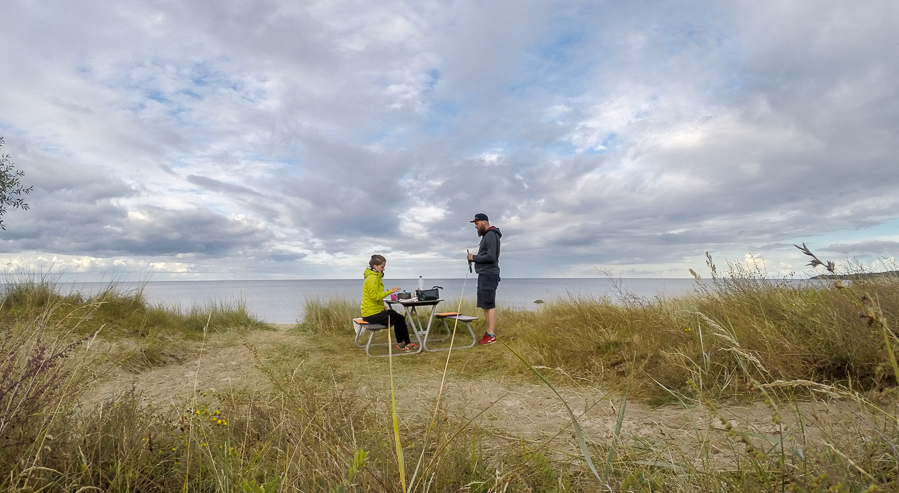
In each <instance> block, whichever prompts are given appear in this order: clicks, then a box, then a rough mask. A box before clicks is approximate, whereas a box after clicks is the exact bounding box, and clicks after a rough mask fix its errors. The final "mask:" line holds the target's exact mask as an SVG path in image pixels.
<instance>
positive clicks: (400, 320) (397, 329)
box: [387, 310, 412, 344]
mask: <svg viewBox="0 0 899 493" xmlns="http://www.w3.org/2000/svg"><path fill="white" fill-rule="evenodd" d="M387 313H388V314H389V316H390V323H391V325H393V333H394V334H396V341H397V342H402V343H403V344H410V343H411V342H412V341H411V340H410V339H409V327H408V326H407V325H406V317H404V316H403V315H402V314H401V313H399V312H397V311H396V310H387Z"/></svg>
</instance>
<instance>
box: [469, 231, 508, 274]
mask: <svg viewBox="0 0 899 493" xmlns="http://www.w3.org/2000/svg"><path fill="white" fill-rule="evenodd" d="M502 237H503V233H502V232H501V231H500V230H499V228H497V227H496V226H490V227H489V228H487V231H484V236H482V237H481V244H480V245H479V246H478V254H477V255H473V256H472V262H474V271H475V272H476V273H478V274H496V275H499V250H500V238H502Z"/></svg>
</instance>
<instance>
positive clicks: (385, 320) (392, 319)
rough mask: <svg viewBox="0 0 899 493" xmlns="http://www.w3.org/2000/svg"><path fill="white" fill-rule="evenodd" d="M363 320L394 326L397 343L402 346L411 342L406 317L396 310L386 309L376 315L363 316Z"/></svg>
mask: <svg viewBox="0 0 899 493" xmlns="http://www.w3.org/2000/svg"><path fill="white" fill-rule="evenodd" d="M362 320H365V321H366V322H368V323H370V324H379V325H387V326H392V327H393V333H394V335H396V343H397V344H399V345H402V346H405V345H406V344H408V343H409V329H407V328H406V319H405V318H404V317H403V316H402V315H401V314H399V313H397V312H396V311H394V310H384V311H383V312H380V313H375V314H374V315H369V316H367V317H362Z"/></svg>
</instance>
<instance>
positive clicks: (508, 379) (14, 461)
mask: <svg viewBox="0 0 899 493" xmlns="http://www.w3.org/2000/svg"><path fill="white" fill-rule="evenodd" d="M809 253H811V252H809ZM812 258H814V259H816V260H817V257H812ZM820 265H824V266H826V268H827V269H828V271H831V270H833V271H834V272H832V274H834V275H839V274H840V273H839V272H836V269H835V266H833V265H831V264H829V263H821V264H820ZM706 270H707V272H708V274H707V276H706V277H708V278H709V279H710V281H711V283H697V290H696V292H695V294H693V295H691V296H686V297H680V298H675V299H661V298H655V299H640V298H635V297H629V298H626V299H624V300H619V302H618V303H612V302H611V301H610V300H608V299H584V298H571V299H568V300H563V301H558V302H553V303H547V304H545V306H544V307H542V308H541V309H540V310H537V311H514V310H506V309H501V310H500V314H499V322H498V326H497V333H498V335H499V337H500V340H501V344H496V345H493V346H490V347H488V348H472V349H466V350H454V351H451V352H446V353H428V354H423V355H419V356H415V357H404V358H396V359H395V360H394V361H389V360H386V359H381V358H371V359H369V358H365V357H364V356H363V352H362V351H360V350H359V349H358V348H356V347H355V346H354V345H352V344H351V342H350V339H351V338H352V330H351V328H350V322H349V320H350V319H351V318H352V317H354V316H358V307H357V306H353V304H351V303H350V302H348V301H346V300H339V299H329V300H315V299H313V300H307V301H306V304H305V307H304V308H305V313H306V317H305V319H304V320H303V321H301V322H300V323H298V324H297V325H296V327H294V330H292V331H288V332H289V334H290V335H289V337H288V338H287V339H286V341H287V342H283V341H280V342H278V344H279V345H276V344H274V343H272V344H269V345H265V340H266V338H265V337H263V338H255V339H254V338H253V337H252V332H251V331H253V330H255V329H266V328H267V327H265V326H264V324H261V323H260V322H258V321H256V320H254V319H253V317H252V316H251V315H250V314H247V313H246V312H245V310H242V309H241V308H240V307H237V309H234V307H227V306H213V307H206V308H197V309H191V310H188V311H186V312H185V311H182V310H177V309H171V308H156V307H149V306H147V305H146V302H145V301H144V300H143V298H142V296H141V294H140V292H139V291H138V292H134V293H119V292H116V291H115V289H110V290H107V291H106V292H104V293H101V294H99V295H96V296H93V297H89V298H84V297H81V296H80V295H78V294H75V293H73V294H58V293H56V292H55V290H54V288H53V286H52V285H46V283H36V284H32V285H13V286H9V287H8V288H7V290H6V291H5V296H4V298H3V302H2V304H0V326H2V329H3V332H2V337H0V350H2V354H4V355H7V356H6V358H5V360H4V361H3V363H2V365H3V366H2V367H0V406H2V408H0V409H2V411H0V412H2V414H0V442H2V445H3V447H0V454H2V457H0V486H2V487H3V488H4V489H6V490H9V491H26V490H28V491H34V490H38V489H41V488H44V489H47V490H66V491H94V490H101V491H177V490H180V491H241V492H244V491H246V492H257V491H258V492H267V491H328V492H332V491H333V492H337V491H360V492H361V491H404V488H403V486H402V485H403V484H405V491H416V492H418V491H421V492H424V491H428V492H430V491H478V492H500V491H547V492H548V491H556V492H561V491H566V492H574V491H643V492H650V491H721V492H724V491H847V492H848V491H894V490H896V489H897V488H899V480H897V478H899V421H897V403H899V395H897V390H896V388H897V387H896V377H897V373H899V372H897V369H896V364H895V353H894V348H895V346H896V344H897V340H896V334H895V332H894V329H893V327H892V325H891V324H890V321H892V320H896V315H897V312H899V296H897V295H899V282H897V279H896V278H895V276H857V277H855V278H854V279H853V280H852V281H851V282H850V281H848V280H845V281H843V280H840V279H827V280H815V281H809V282H808V283H802V284H799V285H797V283H786V282H776V281H771V280H769V279H768V276H767V275H766V274H765V273H764V272H763V271H761V270H759V269H756V268H748V267H746V266H744V265H741V264H730V265H728V267H727V268H726V269H725V272H724V273H721V274H719V273H718V269H717V267H716V266H715V264H714V263H713V261H712V259H711V257H709V259H708V265H707V269H706ZM697 277H699V275H698V274H697ZM446 305H447V306H446V307H442V308H441V309H445V310H447V311H461V312H463V313H467V314H473V315H480V313H479V312H478V309H477V308H476V307H474V306H473V305H472V304H466V303H463V304H461V305H459V304H458V302H457V303H453V304H452V305H451V304H450V303H446ZM475 327H476V330H478V331H479V333H478V336H479V335H480V331H483V329H484V326H483V322H482V321H478V322H475ZM257 333H258V331H257ZM231 334H236V335H238V336H239V339H240V340H242V341H243V344H244V345H245V346H246V347H247V349H248V351H249V352H248V354H249V355H250V356H248V358H249V359H250V360H251V361H248V362H246V365H247V368H256V369H257V370H258V371H260V372H261V373H262V374H264V375H265V378H266V379H267V381H268V385H266V386H259V385H249V384H248V385H246V386H244V387H241V386H240V385H237V386H232V387H230V388H228V389H227V390H206V389H196V390H195V391H194V392H191V393H189V394H179V395H171V396H168V397H167V398H166V399H165V402H158V401H155V402H154V401H152V400H149V399H148V398H147V397H146V396H145V395H143V394H142V393H141V391H140V390H138V389H135V388H122V389H121V391H120V392H118V393H116V394H115V395H114V396H111V397H108V398H105V399H103V400H101V401H99V402H85V401H84V400H83V397H82V396H83V395H84V392H85V391H87V390H88V389H89V388H90V386H91V385H92V382H93V379H94V378H95V376H96V375H97V370H98V369H99V368H104V367H108V365H109V364H110V363H109V359H108V358H107V357H105V356H107V355H108V354H109V352H108V351H107V352H103V353H102V354H97V353H98V347H99V346H100V341H103V342H104V343H105V344H107V345H109V344H116V345H122V346H125V347H129V346H134V345H137V346H140V345H141V344H142V343H141V341H142V340H156V341H166V342H167V343H168V342H173V341H177V342H178V344H181V345H182V346H180V347H183V348H184V350H185V354H188V353H189V354H190V356H191V357H192V358H196V365H197V366H200V365H201V364H203V358H204V357H205V356H204V355H205V354H206V351H205V350H204V349H203V348H206V347H207V346H208V345H209V344H211V342H213V341H216V340H220V339H221V338H226V337H229V336H230V335H231ZM456 336H457V337H459V336H460V332H458V327H457V333H456ZM253 341H257V342H253ZM190 347H193V348H200V349H194V350H193V352H190V351H189V350H188V348H190ZM271 348H278V349H277V350H276V351H275V353H277V354H273V353H272V352H271V351H272V350H271ZM313 348H314V349H313ZM161 350H162V349H161ZM145 352H146V351H145ZM176 363H177V361H176V360H175V359H171V358H166V357H161V358H160V359H159V360H158V361H154V362H152V364H149V363H145V364H135V363H133V362H129V361H127V360H125V359H122V358H119V359H116V360H115V361H114V364H116V365H120V367H121V368H126V369H128V370H129V371H151V370H152V369H153V368H155V367H159V366H165V365H171V364H176ZM388 363H389V365H388ZM390 379H393V380H394V381H395V382H396V384H395V385H397V386H398V388H397V389H396V391H397V392H399V393H400V395H402V396H403V397H402V398H401V399H400V400H401V403H400V404H397V403H396V402H395V401H394V399H393V397H391V389H393V388H394V386H393V385H391V384H390V383H389V380H390ZM424 379H431V380H433V381H434V382H435V384H434V385H433V386H432V387H436V386H437V384H439V382H441V381H442V380H449V381H454V382H457V383H458V382H472V384H473V385H474V387H475V388H477V387H478V386H479V385H484V386H490V385H497V386H498V383H499V382H503V385H513V386H514V385H520V386H522V388H528V389H532V390H530V391H533V389H534V388H535V387H536V388H539V387H546V388H548V389H551V391H552V392H551V393H550V394H549V396H548V397H546V398H547V399H550V400H552V401H555V402H557V403H558V404H559V405H560V406H561V407H562V408H565V409H567V412H564V413H562V414H560V415H559V416H560V417H559V418H557V421H556V422H552V423H550V424H548V425H547V426H548V428H547V429H546V430H545V435H540V438H534V436H532V435H528V436H527V437H525V436H520V437H516V436H510V432H509V431H508V430H507V431H502V430H501V429H499V428H497V427H496V426H500V425H502V424H503V421H504V420H506V419H507V418H506V416H508V411H506V409H507V404H504V403H503V402H505V401H504V398H505V396H504V395H503V394H501V393H497V395H495V396H492V395H489V392H487V394H488V397H489V399H488V400H486V401H479V402H481V404H480V405H479V406H477V407H473V406H474V404H473V402H474V401H473V400H472V399H471V397H466V396H454V395H452V392H454V390H441V394H439V395H437V397H436V398H435V397H426V398H425V401H426V402H425V404H426V406H424V407H422V408H414V407H413V408H410V407H409V406H408V405H407V404H404V403H407V402H408V401H409V399H410V396H409V395H408V393H409V392H411V391H413V390H414V389H415V387H414V385H413V384H414V383H415V382H416V381H420V380H424ZM439 387H440V388H441V389H444V387H443V385H442V384H440V385H439ZM598 394H602V395H601V396H598ZM522 395H523V394H522ZM584 396H590V397H589V399H588V402H587V403H585V402H580V403H578V402H577V400H578V399H581V400H583V399H584ZM432 399H433V400H432ZM485 402H486V403H485ZM549 402H550V401H545V403H544V404H541V406H542V407H547V406H549ZM638 405H641V406H643V407H644V408H646V409H648V411H647V410H644V411H637V408H636V407H635V406H638ZM597 406H606V407H611V408H612V411H611V412H610V413H609V414H607V415H605V416H608V419H609V422H608V433H607V434H605V435H602V436H596V433H597V430H601V429H602V427H599V428H597V424H596V422H595V421H596V419H597V418H596V417H595V416H594V413H595V412H596V409H597ZM647 406H648V407H647ZM652 406H658V407H655V408H653V407H652ZM734 406H736V407H740V408H747V407H751V406H760V409H761V412H762V414H763V415H765V416H767V417H766V418H765V419H763V420H762V422H760V423H759V422H747V421H742V420H738V419H734V417H733V413H732V412H731V408H732V407H734ZM653 409H655V410H656V411H653ZM671 410H679V411H682V414H681V416H684V419H685V420H687V421H688V422H689V423H690V424H689V425H688V426H686V429H687V430H692V431H688V433H687V436H686V437H684V436H680V437H677V438H674V437H671V436H664V435H641V434H638V433H636V432H634V431H633V429H632V428H629V425H630V424H631V422H632V421H634V420H636V419H638V418H636V417H635V416H637V414H635V413H637V412H643V413H644V414H640V415H639V416H640V418H639V419H640V420H652V419H653V416H654V415H655V414H654V413H659V414H658V416H662V415H670V411H671ZM837 412H839V413H840V416H841V419H840V420H834V421H826V420H823V419H822V418H821V416H819V414H823V413H837ZM393 413H396V417H397V418H398V419H396V420H394V418H393ZM666 413H667V414H666ZM659 419H661V418H659ZM581 421H583V423H581ZM491 422H493V423H495V424H494V425H491ZM3 423H9V424H8V425H5V427H4V425H3ZM579 423H580V424H582V425H583V426H580V425H579ZM590 431H592V432H593V433H594V435H593V436H591V435H590ZM397 444H399V447H398V446H397ZM593 465H595V466H596V467H595V469H593ZM591 469H592V470H591ZM401 471H402V472H401ZM401 477H402V479H401Z"/></svg>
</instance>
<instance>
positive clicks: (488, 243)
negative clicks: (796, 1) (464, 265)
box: [471, 232, 496, 264]
mask: <svg viewBox="0 0 899 493" xmlns="http://www.w3.org/2000/svg"><path fill="white" fill-rule="evenodd" d="M471 261H472V262H476V263H479V264H492V263H496V233H489V232H488V233H486V234H485V235H484V253H480V252H478V254H477V255H472V256H471Z"/></svg>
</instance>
